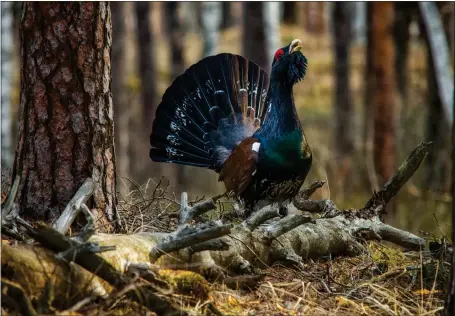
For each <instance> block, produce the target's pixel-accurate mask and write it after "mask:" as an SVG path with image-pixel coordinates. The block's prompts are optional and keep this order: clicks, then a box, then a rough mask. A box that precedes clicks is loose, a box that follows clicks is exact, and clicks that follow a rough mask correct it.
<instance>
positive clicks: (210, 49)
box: [201, 2, 222, 57]
mask: <svg viewBox="0 0 455 316" xmlns="http://www.w3.org/2000/svg"><path fill="white" fill-rule="evenodd" d="M221 17H222V6H221V3H220V2H202V3H201V19H202V31H203V35H204V52H203V55H204V57H205V56H211V55H215V53H216V50H217V48H218V41H219V37H220V23H221Z"/></svg>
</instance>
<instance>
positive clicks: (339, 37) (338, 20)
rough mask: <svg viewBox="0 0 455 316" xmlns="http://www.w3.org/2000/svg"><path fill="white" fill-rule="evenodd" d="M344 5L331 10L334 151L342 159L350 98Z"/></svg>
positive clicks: (348, 139)
mask: <svg viewBox="0 0 455 316" xmlns="http://www.w3.org/2000/svg"><path fill="white" fill-rule="evenodd" d="M346 5H347V4H346V3H342V2H335V3H334V10H333V21H334V32H333V34H334V42H335V122H336V126H335V139H336V142H335V149H336V153H337V156H338V157H339V158H343V157H345V156H347V155H350V154H351V151H352V149H353V137H352V131H351V128H352V117H353V115H352V98H351V88H350V72H349V47H350V43H351V30H350V18H349V12H348V7H347V6H346Z"/></svg>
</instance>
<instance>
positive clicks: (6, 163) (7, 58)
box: [1, 1, 14, 169]
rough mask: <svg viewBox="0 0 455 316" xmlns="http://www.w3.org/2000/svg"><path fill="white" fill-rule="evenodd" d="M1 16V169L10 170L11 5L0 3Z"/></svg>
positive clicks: (10, 3)
mask: <svg viewBox="0 0 455 316" xmlns="http://www.w3.org/2000/svg"><path fill="white" fill-rule="evenodd" d="M1 9H2V10H1V11H2V12H1V14H2V22H1V23H2V34H1V36H2V51H1V54H2V70H1V76H2V77H1V85H2V91H1V93H2V101H1V102H2V103H1V113H2V115H1V116H2V117H1V125H2V127H1V148H2V157H1V162H2V169H3V168H10V167H11V163H12V150H11V140H12V134H11V118H12V117H11V89H12V84H11V81H12V77H13V76H12V75H13V69H12V57H13V56H12V52H13V34H14V32H13V28H12V24H13V3H12V2H6V1H5V2H2V3H1Z"/></svg>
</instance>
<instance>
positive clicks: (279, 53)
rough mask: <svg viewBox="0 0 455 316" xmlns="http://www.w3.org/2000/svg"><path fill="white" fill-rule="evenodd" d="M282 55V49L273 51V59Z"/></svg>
mask: <svg viewBox="0 0 455 316" xmlns="http://www.w3.org/2000/svg"><path fill="white" fill-rule="evenodd" d="M283 55H284V50H283V49H279V50H277V51H276V52H275V60H278V59H279V58H280V57H281V56H283Z"/></svg>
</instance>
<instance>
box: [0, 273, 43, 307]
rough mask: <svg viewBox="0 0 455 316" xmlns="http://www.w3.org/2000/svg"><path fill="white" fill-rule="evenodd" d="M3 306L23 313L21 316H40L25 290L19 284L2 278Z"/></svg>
mask: <svg viewBox="0 0 455 316" xmlns="http://www.w3.org/2000/svg"><path fill="white" fill-rule="evenodd" d="M1 283H2V305H3V304H4V305H14V306H11V307H13V308H15V309H19V310H17V312H21V313H20V314H21V315H25V316H35V315H38V313H37V312H36V310H35V308H34V307H33V305H32V302H31V301H30V298H28V297H27V295H26V293H25V290H24V289H23V288H22V287H21V286H20V285H18V284H16V283H13V282H11V281H9V280H7V279H4V278H2V282H1Z"/></svg>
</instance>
